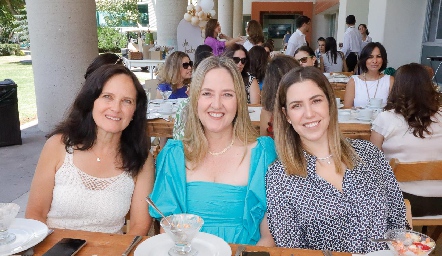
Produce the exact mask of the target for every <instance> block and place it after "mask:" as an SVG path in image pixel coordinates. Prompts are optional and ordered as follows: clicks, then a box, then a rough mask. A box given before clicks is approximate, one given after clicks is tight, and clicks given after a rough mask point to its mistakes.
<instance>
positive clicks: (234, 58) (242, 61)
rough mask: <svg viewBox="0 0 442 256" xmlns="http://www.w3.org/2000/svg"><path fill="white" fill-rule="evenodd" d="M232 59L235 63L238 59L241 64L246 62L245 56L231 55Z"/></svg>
mask: <svg viewBox="0 0 442 256" xmlns="http://www.w3.org/2000/svg"><path fill="white" fill-rule="evenodd" d="M232 59H233V62H235V64H238V63H239V62H240V61H241V63H242V64H245V63H246V62H247V58H240V57H233V58H232Z"/></svg>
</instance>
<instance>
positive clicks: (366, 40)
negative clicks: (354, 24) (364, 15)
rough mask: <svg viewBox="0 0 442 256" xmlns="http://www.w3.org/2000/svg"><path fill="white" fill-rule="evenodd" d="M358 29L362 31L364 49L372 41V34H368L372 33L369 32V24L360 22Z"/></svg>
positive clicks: (362, 47)
mask: <svg viewBox="0 0 442 256" xmlns="http://www.w3.org/2000/svg"><path fill="white" fill-rule="evenodd" d="M358 30H359V32H360V33H361V36H362V44H361V50H362V49H364V47H365V46H366V45H367V44H368V43H371V42H372V39H371V37H370V36H368V35H369V34H370V32H368V29H367V25H365V24H359V26H358Z"/></svg>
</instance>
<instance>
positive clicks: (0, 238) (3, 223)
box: [0, 203, 20, 245]
mask: <svg viewBox="0 0 442 256" xmlns="http://www.w3.org/2000/svg"><path fill="white" fill-rule="evenodd" d="M18 210H20V206H19V205H18V204H14V203H0V245H4V244H9V243H12V242H13V241H14V240H15V234H13V233H9V232H8V228H9V226H11V224H12V221H14V219H15V216H17V214H18Z"/></svg>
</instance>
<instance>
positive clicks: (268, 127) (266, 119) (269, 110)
mask: <svg viewBox="0 0 442 256" xmlns="http://www.w3.org/2000/svg"><path fill="white" fill-rule="evenodd" d="M295 67H299V63H298V62H297V61H296V60H295V58H293V57H290V56H287V55H278V56H276V57H274V58H273V59H272V60H271V61H270V63H269V65H268V66H267V70H266V75H265V78H264V85H263V88H262V109H261V115H260V118H259V120H260V122H259V130H260V134H261V136H270V137H272V138H273V106H274V105H275V99H276V92H277V91H278V86H279V81H281V78H282V77H283V76H284V75H285V74H286V73H287V72H289V71H290V70H292V69H293V68H295Z"/></svg>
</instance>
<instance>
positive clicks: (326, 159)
mask: <svg viewBox="0 0 442 256" xmlns="http://www.w3.org/2000/svg"><path fill="white" fill-rule="evenodd" d="M332 156H333V155H329V156H326V157H316V160H318V161H327V164H331V159H332V158H331V157H332Z"/></svg>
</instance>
